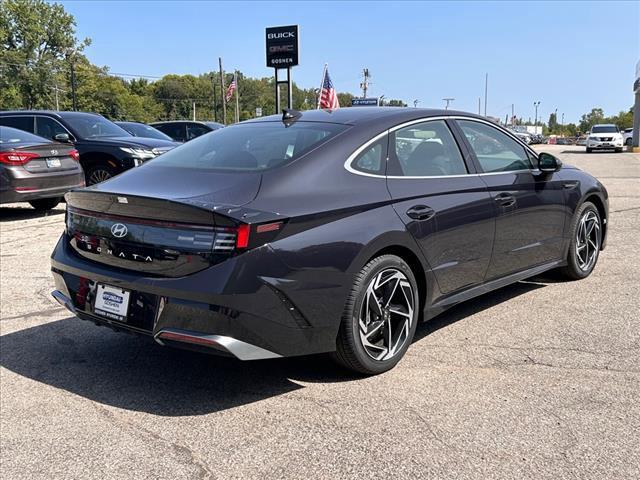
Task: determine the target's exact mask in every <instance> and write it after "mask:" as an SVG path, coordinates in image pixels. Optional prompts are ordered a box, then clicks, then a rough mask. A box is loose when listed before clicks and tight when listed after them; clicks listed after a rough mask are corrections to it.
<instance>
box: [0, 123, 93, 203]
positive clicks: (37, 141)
mask: <svg viewBox="0 0 640 480" xmlns="http://www.w3.org/2000/svg"><path fill="white" fill-rule="evenodd" d="M79 160H80V157H79V155H78V151H77V150H76V149H75V148H73V147H72V146H70V145H65V144H63V143H57V142H51V141H50V140H47V139H46V138H42V137H38V136H36V135H33V134H31V133H27V132H24V131H22V130H18V129H16V128H11V127H2V126H0V203H15V202H29V203H30V204H31V206H32V207H33V208H35V209H36V210H50V209H52V208H54V207H55V206H56V205H58V203H60V200H62V196H63V195H64V194H65V193H66V192H68V191H69V190H71V189H73V188H78V187H84V173H83V172H82V168H81V167H80V163H79Z"/></svg>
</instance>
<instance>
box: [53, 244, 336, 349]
mask: <svg viewBox="0 0 640 480" xmlns="http://www.w3.org/2000/svg"><path fill="white" fill-rule="evenodd" d="M52 273H53V277H54V281H55V288H56V290H55V291H54V292H53V296H54V297H55V298H56V300H58V302H59V303H61V304H62V305H64V306H65V307H66V308H67V309H69V310H70V311H71V312H72V313H74V314H75V315H76V316H78V317H79V318H80V319H83V320H89V321H92V322H94V323H97V324H99V325H106V326H109V327H111V328H114V329H116V330H125V331H131V332H135V333H138V334H143V335H148V336H151V337H153V338H154V339H155V341H156V342H157V343H159V344H161V345H170V346H175V347H182V348H190V349H194V348H196V349H198V350H203V349H204V350H207V351H210V352H212V353H216V352H222V353H227V354H231V355H234V356H236V357H237V358H239V359H241V360H253V359H263V358H276V357H280V356H295V355H306V354H313V353H321V352H328V351H333V350H335V339H336V334H337V329H338V327H339V323H340V313H339V312H336V313H335V314H334V315H332V316H329V317H327V313H328V312H327V310H328V309H327V305H328V304H330V303H332V302H331V300H330V299H329V298H327V299H323V298H322V297H323V296H327V297H331V298H332V299H335V297H336V294H335V291H333V290H332V288H330V287H336V285H335V282H331V285H327V286H325V288H323V285H322V282H319V281H317V277H316V281H315V282H313V284H310V283H307V282H302V281H296V280H295V279H294V278H293V277H294V276H295V272H293V271H291V270H289V268H288V267H286V266H285V265H284V264H283V263H282V262H281V261H280V260H279V258H278V255H277V254H275V253H274V251H273V250H272V249H271V248H270V247H269V246H264V247H261V248H258V249H256V250H252V251H250V252H246V253H244V254H243V255H240V256H237V257H234V258H231V259H229V260H226V261H224V262H222V263H220V264H217V265H214V266H212V267H209V268H207V269H205V270H203V271H200V272H197V273H195V274H192V275H188V276H184V277H178V278H168V277H161V278H160V277H141V276H140V275H139V274H136V273H135V272H128V271H125V270H121V269H116V268H113V267H109V266H107V265H102V264H99V263H96V262H92V261H90V260H87V259H85V258H83V257H81V256H79V255H78V254H77V253H76V252H75V251H74V250H73V249H72V248H71V247H70V246H69V244H68V242H67V240H66V237H65V236H64V235H63V236H62V238H61V240H60V241H59V242H58V245H57V246H56V248H55V250H54V252H53V254H52ZM98 284H104V285H112V286H116V287H119V288H122V289H125V290H128V291H129V292H130V297H129V311H128V313H127V317H126V320H125V321H116V320H113V319H109V318H105V317H104V316H101V315H99V314H98V313H96V311H95V309H94V304H95V296H96V290H97V285H98ZM312 291H313V292H316V291H317V292H318V294H317V300H316V302H315V303H316V305H315V307H312V308H310V309H309V310H305V312H304V313H303V312H302V311H301V309H300V308H299V306H298V304H297V300H296V298H297V296H296V295H300V296H301V297H300V298H303V297H304V296H305V295H308V294H310V293H312ZM300 302H301V303H304V300H300ZM343 305H344V303H343ZM314 308H315V310H314Z"/></svg>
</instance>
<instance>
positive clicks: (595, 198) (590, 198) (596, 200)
mask: <svg viewBox="0 0 640 480" xmlns="http://www.w3.org/2000/svg"><path fill="white" fill-rule="evenodd" d="M584 202H591V203H593V204H594V205H595V207H596V209H597V210H598V214H599V215H600V219H601V220H602V241H601V242H600V250H604V247H605V240H606V238H607V227H608V223H609V222H608V218H607V217H608V212H607V208H606V206H605V203H604V201H603V200H602V198H600V195H599V194H598V193H596V192H591V193H588V194H587V195H585V197H584V198H583V199H582V202H580V205H582V204H583V203H584Z"/></svg>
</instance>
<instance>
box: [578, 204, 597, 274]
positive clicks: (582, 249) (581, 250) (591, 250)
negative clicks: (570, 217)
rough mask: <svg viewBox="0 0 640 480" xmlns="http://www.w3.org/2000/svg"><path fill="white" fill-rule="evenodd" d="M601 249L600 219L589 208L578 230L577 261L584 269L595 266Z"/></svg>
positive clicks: (581, 268)
mask: <svg viewBox="0 0 640 480" xmlns="http://www.w3.org/2000/svg"><path fill="white" fill-rule="evenodd" d="M599 249H600V219H599V218H598V215H597V214H596V212H594V211H593V210H588V211H587V212H585V214H584V215H583V216H582V218H581V219H580V223H579V224H578V229H577V232H576V263H577V264H578V267H579V268H580V270H582V271H587V270H589V269H591V268H592V267H593V265H594V264H595V263H596V259H597V257H598V250H599Z"/></svg>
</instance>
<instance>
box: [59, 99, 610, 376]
mask: <svg viewBox="0 0 640 480" xmlns="http://www.w3.org/2000/svg"><path fill="white" fill-rule="evenodd" d="M66 199H67V203H68V209H67V218H66V222H67V224H66V232H65V233H64V234H63V235H62V237H61V238H60V240H59V242H58V244H57V246H56V247H55V250H54V252H53V255H52V271H53V276H54V279H55V284H56V289H57V290H56V291H55V292H53V295H54V297H55V298H56V299H58V301H59V302H60V303H62V304H63V305H65V306H66V307H67V308H68V309H69V310H71V311H72V312H74V313H75V314H76V315H77V316H78V317H80V318H81V319H85V320H90V321H93V322H96V323H99V324H106V325H109V326H111V327H113V328H115V329H121V330H130V331H135V332H138V333H142V334H146V335H150V336H153V338H154V339H155V340H156V341H157V342H158V343H160V344H163V345H174V346H183V347H184V346H189V347H191V348H196V347H198V348H202V349H208V350H213V351H215V350H220V351H223V352H227V353H230V354H232V355H235V356H236V357H238V358H240V359H243V360H250V359H259V358H274V357H281V356H292V355H304V354H311V353H321V352H332V354H333V356H334V357H335V358H336V359H337V360H339V361H340V362H341V363H342V364H344V365H346V366H347V367H349V368H351V369H353V370H356V371H359V372H364V373H369V374H371V373H379V372H382V371H385V370H388V369H389V368H391V367H393V366H394V365H395V364H396V363H397V362H398V361H399V360H400V358H401V357H402V356H403V355H404V353H405V351H406V350H407V348H408V347H409V344H410V343H411V340H412V338H413V336H414V332H415V330H416V324H417V323H418V322H419V321H422V320H428V319H430V318H432V317H434V316H436V315H438V314H439V313H441V312H443V311H444V310H446V309H448V308H449V307H451V306H453V305H455V304H457V303H459V302H462V301H464V300H467V299H469V298H472V297H474V296H477V295H480V294H483V293H486V292H489V291H491V290H494V289H496V288H500V287H502V286H505V285H507V284H510V283H513V282H516V281H518V280H521V279H524V278H527V277H531V276H533V275H537V274H540V273H542V272H544V271H546V270H550V269H556V268H557V269H560V271H561V272H562V273H563V274H564V275H565V276H566V277H568V278H573V279H578V278H584V277H586V276H588V275H589V274H590V273H591V271H592V270H593V268H594V266H595V264H596V261H597V260H598V255H599V252H600V250H601V249H602V248H603V247H604V245H605V236H606V231H607V220H608V198H607V192H606V190H605V188H604V187H603V186H602V184H600V183H599V182H598V181H597V180H596V179H595V178H593V177H592V176H591V175H589V174H587V173H585V172H583V171H581V170H579V169H577V168H574V167H571V166H568V165H564V166H563V165H562V164H561V162H560V160H558V159H557V158H555V157H554V156H552V155H550V154H547V153H540V154H537V153H536V152H534V151H533V150H531V149H530V148H529V147H528V146H527V145H524V144H523V143H522V142H521V141H520V140H518V138H517V137H516V136H514V135H513V134H512V133H510V132H508V131H507V130H505V129H503V128H501V127H499V126H497V125H495V124H494V123H492V122H490V121H487V120H485V119H484V118H482V117H479V116H475V115H472V114H467V113H461V112H453V111H444V110H422V109H415V108H411V109H406V108H404V109H403V108H392V107H385V108H372V107H366V108H365V107H363V108H344V109H339V110H335V111H323V110H314V111H308V112H304V113H299V112H295V111H285V114H284V115H283V117H276V116H271V117H266V118H263V119H259V120H252V121H247V122H242V123H240V124H237V125H233V126H230V127H225V128H223V129H221V130H218V131H216V132H214V133H211V134H209V135H206V136H204V137H201V138H198V139H196V140H193V141H191V142H189V143H187V144H185V145H183V146H181V147H179V148H177V149H175V150H173V151H171V152H168V153H166V154H164V155H162V156H161V157H159V158H157V159H155V160H154V161H153V162H149V163H148V164H145V165H143V166H142V167H140V168H136V169H134V170H132V171H130V172H126V173H125V174H123V175H120V176H118V177H116V178H113V179H111V180H110V181H108V182H105V183H102V184H100V185H96V186H94V187H91V188H86V189H83V190H79V191H75V192H70V193H69V194H67V195H66Z"/></svg>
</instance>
